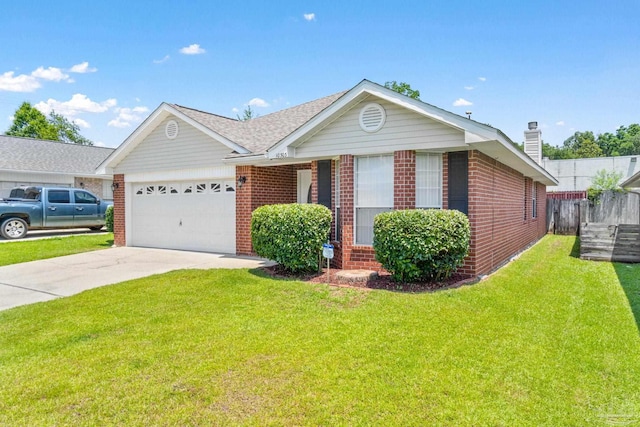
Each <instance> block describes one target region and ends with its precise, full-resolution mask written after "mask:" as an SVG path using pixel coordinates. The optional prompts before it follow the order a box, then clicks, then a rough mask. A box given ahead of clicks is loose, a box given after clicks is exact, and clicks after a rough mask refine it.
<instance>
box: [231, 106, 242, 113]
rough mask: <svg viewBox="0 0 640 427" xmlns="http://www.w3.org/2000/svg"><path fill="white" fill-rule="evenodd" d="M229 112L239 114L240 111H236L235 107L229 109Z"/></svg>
mask: <svg viewBox="0 0 640 427" xmlns="http://www.w3.org/2000/svg"><path fill="white" fill-rule="evenodd" d="M231 112H232V113H239V112H240V110H239V109H237V108H236V107H233V108H232V109H231Z"/></svg>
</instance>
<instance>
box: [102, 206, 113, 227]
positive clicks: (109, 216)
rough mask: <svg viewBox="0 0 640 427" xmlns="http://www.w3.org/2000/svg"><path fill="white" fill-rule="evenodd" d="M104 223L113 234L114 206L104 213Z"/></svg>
mask: <svg viewBox="0 0 640 427" xmlns="http://www.w3.org/2000/svg"><path fill="white" fill-rule="evenodd" d="M104 222H105V226H106V227H107V231H108V232H110V233H113V205H112V206H109V207H108V208H107V210H106V211H105V213H104Z"/></svg>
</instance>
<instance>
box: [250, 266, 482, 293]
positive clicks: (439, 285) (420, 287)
mask: <svg viewBox="0 0 640 427" xmlns="http://www.w3.org/2000/svg"><path fill="white" fill-rule="evenodd" d="M261 270H262V271H264V272H265V273H266V274H267V275H269V276H271V277H273V278H274V279H287V280H300V281H302V282H308V283H324V284H330V285H333V286H340V287H347V288H355V289H384V290H387V291H396V292H433V291H439V290H443V289H453V288H458V287H460V286H464V285H468V284H471V283H475V282H476V280H477V279H475V278H473V277H469V276H466V275H463V274H453V275H452V276H451V277H449V279H447V280H445V281H443V282H425V283H399V282H395V281H394V280H393V279H392V278H391V275H390V274H389V273H387V272H380V273H378V276H377V277H376V278H374V279H371V280H368V281H366V282H349V283H344V282H339V280H338V278H337V277H336V274H337V273H338V272H339V271H340V270H336V269H333V268H332V269H331V277H329V276H328V275H327V270H326V269H323V270H322V272H321V273H307V274H292V273H290V272H287V271H285V270H284V269H283V268H282V266H280V265H275V266H272V267H262V268H261Z"/></svg>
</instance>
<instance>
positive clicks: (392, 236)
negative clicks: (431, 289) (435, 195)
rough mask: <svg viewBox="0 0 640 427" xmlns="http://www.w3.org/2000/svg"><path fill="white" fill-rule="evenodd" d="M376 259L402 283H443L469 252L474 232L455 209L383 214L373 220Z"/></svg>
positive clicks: (466, 220) (465, 218) (465, 219)
mask: <svg viewBox="0 0 640 427" xmlns="http://www.w3.org/2000/svg"><path fill="white" fill-rule="evenodd" d="M373 233H374V234H373V248H374V250H375V253H376V259H377V260H378V262H379V263H380V264H382V267H384V268H385V269H386V270H387V271H388V272H390V273H391V274H392V276H393V279H394V280H396V281H399V282H418V281H428V280H435V281H439V280H444V279H446V278H448V277H449V276H451V274H453V272H454V271H455V270H456V269H457V268H458V267H459V266H461V265H462V263H463V260H464V258H465V257H466V256H467V253H468V252H469V240H470V237H471V229H470V227H469V220H468V218H467V216H466V215H465V214H463V213H462V212H458V211H456V210H436V209H429V210H424V209H413V210H399V211H391V212H383V213H380V214H378V215H376V217H375V218H374V221H373Z"/></svg>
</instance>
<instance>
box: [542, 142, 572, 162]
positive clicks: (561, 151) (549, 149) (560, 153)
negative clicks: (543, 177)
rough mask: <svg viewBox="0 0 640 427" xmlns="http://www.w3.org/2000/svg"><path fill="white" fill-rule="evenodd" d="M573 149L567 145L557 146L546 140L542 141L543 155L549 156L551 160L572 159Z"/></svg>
mask: <svg viewBox="0 0 640 427" xmlns="http://www.w3.org/2000/svg"><path fill="white" fill-rule="evenodd" d="M572 154H573V153H572V152H571V150H569V149H567V148H565V147H556V146H554V145H551V144H547V143H546V142H543V143H542V157H548V158H550V159H551V160H560V159H571V158H572Z"/></svg>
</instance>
